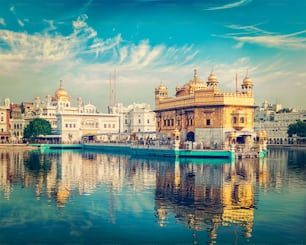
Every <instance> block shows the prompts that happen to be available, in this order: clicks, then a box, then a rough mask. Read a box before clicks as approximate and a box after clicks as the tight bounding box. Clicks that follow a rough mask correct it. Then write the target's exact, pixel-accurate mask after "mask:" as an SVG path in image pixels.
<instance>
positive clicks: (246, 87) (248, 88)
mask: <svg viewBox="0 0 306 245" xmlns="http://www.w3.org/2000/svg"><path fill="white" fill-rule="evenodd" d="M253 86H254V85H253V83H252V80H251V78H250V77H249V76H248V74H247V75H246V76H245V78H244V79H243V82H242V84H241V89H242V93H243V94H252V93H253Z"/></svg>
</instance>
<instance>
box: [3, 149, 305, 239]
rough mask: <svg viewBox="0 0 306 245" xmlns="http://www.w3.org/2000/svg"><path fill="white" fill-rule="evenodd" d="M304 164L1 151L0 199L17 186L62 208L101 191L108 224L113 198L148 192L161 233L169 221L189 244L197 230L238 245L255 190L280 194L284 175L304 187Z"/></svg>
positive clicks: (297, 156)
mask: <svg viewBox="0 0 306 245" xmlns="http://www.w3.org/2000/svg"><path fill="white" fill-rule="evenodd" d="M282 159H288V161H284V160H282ZM304 159H305V152H303V151H300V152H299V151H293V152H291V151H283V150H275V151H272V152H270V153H269V163H268V161H267V159H263V160H261V161H259V160H258V159H243V160H237V161H236V162H232V163H228V162H224V160H214V159H208V160H205V161H204V162H203V161H201V160H198V162H195V161H188V160H180V161H178V160H176V161H175V160H164V159H140V158H130V157H129V156H125V155H109V154H99V153H96V152H82V151H59V150H58V151H56V150H51V151H47V152H44V153H41V152H40V151H26V150H22V149H19V150H18V149H14V150H13V149H0V193H1V192H3V193H4V198H5V199H7V200H9V199H10V196H11V194H12V193H13V192H14V187H15V186H17V185H20V186H22V187H23V188H26V189H30V190H33V191H34V192H35V196H36V199H38V200H41V199H46V200H47V201H48V203H55V204H56V205H57V207H59V208H61V209H62V208H65V206H66V204H67V203H69V201H70V199H71V198H74V199H75V198H77V197H78V196H81V195H90V194H92V193H94V192H95V191H96V190H97V188H98V187H99V186H108V190H109V199H108V206H109V210H108V212H109V214H108V217H109V220H110V222H111V223H113V224H115V223H116V195H117V194H118V193H121V192H123V188H127V189H129V190H134V191H136V192H137V193H138V192H139V193H141V192H142V191H143V190H146V189H153V190H155V192H154V200H152V202H155V204H154V206H155V219H156V222H157V223H158V225H159V226H160V227H161V228H162V229H164V227H167V226H168V225H169V223H170V222H171V217H174V219H175V221H176V223H181V224H184V226H186V228H187V229H190V230H192V231H193V238H192V239H193V240H194V242H196V239H197V237H196V232H201V231H202V232H206V234H207V237H208V238H207V243H209V244H213V243H215V242H216V240H217V238H218V236H220V234H218V230H219V229H220V227H231V226H232V227H234V231H233V232H234V237H236V239H237V240H238V237H239V236H241V235H242V236H243V237H244V239H245V240H246V241H248V240H249V239H250V238H251V237H252V235H253V234H252V233H253V226H254V219H255V218H254V216H255V210H256V209H257V206H258V200H257V198H258V194H257V193H256V192H258V188H261V190H263V191H268V190H269V189H271V188H272V189H273V190H276V191H279V190H280V189H281V188H282V185H283V184H286V185H289V184H290V183H288V179H289V178H288V176H289V175H293V174H294V175H295V174H297V173H298V176H297V178H298V179H299V178H300V181H301V182H302V183H303V184H304V185H305V160H304ZM291 160H294V161H296V162H298V163H299V164H298V165H297V166H296V165H295V167H294V168H295V169H291V168H290V167H288V166H287V165H288V162H290V161H291ZM296 168H299V169H298V171H297V170H296ZM286 181H287V182H286ZM284 182H285V183H284ZM293 184H294V183H293ZM295 184H297V185H298V184H300V182H295ZM0 197H1V196H0ZM140 205H141V204H140ZM238 233H240V234H239V235H238Z"/></svg>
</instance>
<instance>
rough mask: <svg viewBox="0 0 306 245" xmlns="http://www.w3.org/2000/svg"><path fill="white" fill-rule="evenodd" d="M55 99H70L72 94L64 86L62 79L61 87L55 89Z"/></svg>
mask: <svg viewBox="0 0 306 245" xmlns="http://www.w3.org/2000/svg"><path fill="white" fill-rule="evenodd" d="M53 99H54V100H56V101H70V96H69V95H68V93H67V91H66V90H65V89H64V88H63V87H62V81H60V87H59V88H58V89H57V90H56V91H55V93H54V98H53Z"/></svg>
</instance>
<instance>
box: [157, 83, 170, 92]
mask: <svg viewBox="0 0 306 245" xmlns="http://www.w3.org/2000/svg"><path fill="white" fill-rule="evenodd" d="M155 90H168V89H167V87H166V86H164V85H163V83H162V82H161V83H160V85H159V86H158V87H157V88H156V89H155Z"/></svg>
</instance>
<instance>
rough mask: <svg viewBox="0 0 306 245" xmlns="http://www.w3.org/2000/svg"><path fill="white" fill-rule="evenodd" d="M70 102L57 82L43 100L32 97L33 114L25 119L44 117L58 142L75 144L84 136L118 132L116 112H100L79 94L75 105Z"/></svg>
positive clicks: (67, 95)
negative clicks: (55, 87) (33, 101)
mask: <svg viewBox="0 0 306 245" xmlns="http://www.w3.org/2000/svg"><path fill="white" fill-rule="evenodd" d="M71 101H72V99H71V97H70V96H69V94H68V93H67V91H66V90H65V89H64V88H63V86H62V81H61V82H60V87H59V88H58V89H57V90H56V91H55V93H54V96H51V95H47V96H46V100H41V99H40V98H39V97H36V98H35V103H34V113H32V114H31V115H28V116H27V118H25V119H26V120H30V119H32V118H35V117H39V118H43V119H46V120H48V121H49V122H50V123H51V127H52V131H53V134H54V135H58V137H59V138H61V142H62V143H76V142H79V141H81V140H82V138H83V137H84V136H86V135H96V134H101V133H105V134H112V133H117V132H118V131H119V116H118V115H116V114H106V113H100V112H98V110H97V108H96V107H95V106H94V105H92V104H84V103H83V101H82V98H81V97H78V98H77V105H76V106H72V103H71Z"/></svg>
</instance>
